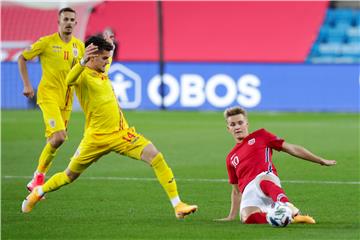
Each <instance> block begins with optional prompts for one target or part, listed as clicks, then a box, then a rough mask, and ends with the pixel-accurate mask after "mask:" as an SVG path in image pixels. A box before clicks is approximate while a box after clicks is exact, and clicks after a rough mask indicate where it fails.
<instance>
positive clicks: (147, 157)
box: [141, 144, 160, 164]
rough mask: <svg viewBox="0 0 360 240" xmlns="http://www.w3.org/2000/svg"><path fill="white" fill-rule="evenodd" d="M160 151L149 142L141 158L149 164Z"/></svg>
mask: <svg viewBox="0 0 360 240" xmlns="http://www.w3.org/2000/svg"><path fill="white" fill-rule="evenodd" d="M159 153H160V152H159V151H158V150H157V149H156V147H155V146H154V145H153V144H148V145H147V146H146V147H145V148H144V150H143V152H142V153H141V159H142V160H144V161H146V162H148V163H149V164H150V163H151V161H152V160H153V159H154V158H155V157H156V155H158V154H159Z"/></svg>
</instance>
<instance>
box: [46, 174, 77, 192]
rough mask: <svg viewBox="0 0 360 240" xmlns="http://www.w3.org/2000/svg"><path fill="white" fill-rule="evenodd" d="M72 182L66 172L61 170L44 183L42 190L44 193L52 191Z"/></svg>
mask: <svg viewBox="0 0 360 240" xmlns="http://www.w3.org/2000/svg"><path fill="white" fill-rule="evenodd" d="M70 182H71V180H70V178H69V177H68V175H66V173H65V172H59V173H56V174H55V175H53V176H52V177H51V178H50V179H49V180H47V181H46V183H45V184H44V185H42V191H43V192H44V193H47V192H52V191H55V190H58V189H59V188H61V187H62V186H64V185H66V184H69V183H70Z"/></svg>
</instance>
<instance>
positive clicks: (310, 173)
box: [1, 110, 360, 240]
mask: <svg viewBox="0 0 360 240" xmlns="http://www.w3.org/2000/svg"><path fill="white" fill-rule="evenodd" d="M125 114H126V117H127V119H128V121H129V123H130V124H131V125H134V126H136V129H137V131H138V132H140V133H142V134H144V135H145V136H146V137H147V138H149V139H151V140H152V142H153V143H154V144H155V145H156V146H157V147H158V149H159V150H160V151H162V152H163V154H164V155H165V158H166V159H167V162H168V163H169V165H170V166H171V168H172V169H173V171H174V174H175V176H176V178H177V182H178V188H179V192H180V195H181V198H182V200H184V201H186V202H189V203H194V204H198V205H199V211H198V212H197V213H196V214H194V215H192V216H190V217H188V218H187V219H185V220H183V221H179V220H176V219H175V216H174V213H173V210H172V207H171V205H170V203H169V202H168V200H167V197H166V194H165V193H164V192H163V190H162V189H161V187H160V185H159V184H158V183H157V182H156V181H155V180H154V175H153V172H152V170H151V168H149V167H148V166H146V165H145V164H144V163H142V162H140V161H134V160H131V159H128V158H126V157H122V156H118V155H116V154H115V153H111V154H109V155H107V156H105V157H103V158H102V159H100V160H99V161H98V162H97V163H95V164H93V165H92V166H91V167H90V168H89V169H88V170H87V171H86V172H85V173H84V174H83V175H82V176H81V177H80V178H79V179H78V180H77V181H76V182H74V183H73V184H71V185H69V186H66V187H64V188H62V189H60V190H58V191H56V192H53V193H50V194H48V195H47V196H46V200H44V201H41V202H40V203H39V204H38V205H37V206H36V207H35V209H34V210H33V212H31V213H29V214H22V213H21V212H20V206H21V202H22V200H23V199H24V198H25V197H26V195H27V191H26V189H25V185H26V183H27V182H28V181H29V179H30V176H31V175H32V172H33V171H34V169H35V167H36V164H37V158H38V156H39V154H40V151H41V149H42V148H43V146H44V143H45V139H44V137H43V123H42V116H41V113H40V111H4V110H3V111H2V123H1V133H2V135H1V160H2V162H1V163H2V164H1V167H2V171H1V175H2V177H1V180H2V182H1V187H2V191H1V222H2V224H1V234H2V236H1V237H2V239H157V240H159V239H276V240H279V239H337V240H338V239H360V230H359V227H360V224H359V223H360V185H359V180H360V179H359V178H360V176H359V175H360V174H359V170H360V168H359V165H360V164H359V162H360V160H359V115H358V114H334V113H250V117H249V119H250V130H251V131H253V130H255V129H258V128H262V127H264V128H266V129H268V130H269V131H271V132H273V133H275V134H277V135H278V136H281V137H283V138H285V139H286V140H287V141H288V142H290V143H296V144H300V145H303V146H305V147H306V148H308V149H310V150H312V151H313V152H314V153H317V154H319V155H321V156H324V157H326V158H329V159H336V160H337V161H338V164H337V165H336V166H335V167H322V166H319V165H315V164H312V163H309V162H306V161H302V160H299V159H296V158H293V157H291V156H289V155H287V154H284V153H278V152H276V153H274V163H275V165H276V167H277V169H278V173H279V176H280V178H281V179H282V181H283V187H284V189H285V191H286V193H287V195H288V196H289V197H290V199H291V200H292V201H293V202H294V203H295V205H296V206H298V207H299V208H300V209H301V210H302V211H303V212H304V213H308V214H310V215H312V216H313V217H314V218H315V219H316V220H317V224H315V225H295V224H294V225H290V226H288V227H286V228H282V229H278V228H272V227H270V226H269V225H244V224H241V223H240V222H239V221H234V222H226V223H220V222H215V221H213V219H216V218H222V217H225V216H227V214H228V212H229V207H230V186H229V184H228V183H227V182H226V180H225V179H226V178H227V173H226V168H225V156H226V154H227V153H228V151H229V150H230V149H231V148H232V147H233V145H234V142H233V139H232V138H231V136H230V135H229V134H228V133H227V132H226V130H225V124H224V120H223V117H222V113H220V112H136V111H126V112H125ZM83 127H84V117H83V114H82V113H81V112H75V113H73V115H72V119H71V121H70V127H69V139H68V141H67V142H66V143H65V144H64V145H63V147H62V148H61V149H60V151H59V152H58V154H57V156H56V158H55V160H54V163H53V166H52V168H51V169H50V172H49V173H48V175H47V176H48V177H49V176H51V175H52V174H54V173H56V172H58V171H62V170H63V169H65V168H66V166H67V164H68V162H69V158H70V157H71V156H72V154H73V153H74V152H75V150H76V148H77V145H78V144H79V142H80V139H81V137H82V133H83ZM212 179H215V181H211V180H212ZM222 180H223V181H222Z"/></svg>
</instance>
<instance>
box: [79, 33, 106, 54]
mask: <svg viewBox="0 0 360 240" xmlns="http://www.w3.org/2000/svg"><path fill="white" fill-rule="evenodd" d="M90 44H94V45H95V46H97V47H98V51H99V52H102V51H111V50H113V46H112V44H111V43H109V42H108V41H106V40H105V39H104V38H103V37H100V36H98V35H94V36H90V37H89V38H88V39H87V40H86V41H85V47H87V46H89V45H90Z"/></svg>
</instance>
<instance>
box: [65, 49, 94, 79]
mask: <svg viewBox="0 0 360 240" xmlns="http://www.w3.org/2000/svg"><path fill="white" fill-rule="evenodd" d="M97 50H98V47H97V46H95V45H93V44H90V45H89V46H87V47H86V48H85V54H84V56H83V57H82V58H81V60H80V62H79V63H77V64H75V66H74V67H73V68H72V69H71V71H70V72H69V73H68V75H67V76H66V82H67V84H68V85H69V86H71V85H75V84H76V81H77V79H78V78H79V76H80V74H81V73H82V72H83V71H84V69H85V65H86V63H87V62H88V61H89V60H90V58H92V57H95V56H96V55H97V53H96V52H97Z"/></svg>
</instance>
